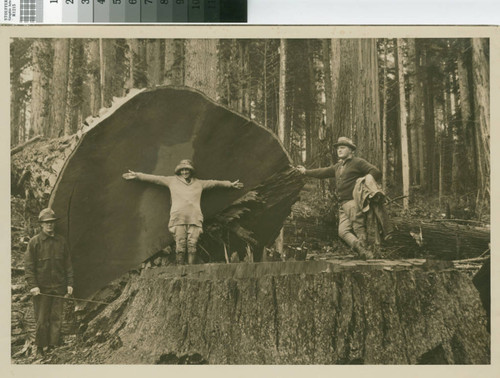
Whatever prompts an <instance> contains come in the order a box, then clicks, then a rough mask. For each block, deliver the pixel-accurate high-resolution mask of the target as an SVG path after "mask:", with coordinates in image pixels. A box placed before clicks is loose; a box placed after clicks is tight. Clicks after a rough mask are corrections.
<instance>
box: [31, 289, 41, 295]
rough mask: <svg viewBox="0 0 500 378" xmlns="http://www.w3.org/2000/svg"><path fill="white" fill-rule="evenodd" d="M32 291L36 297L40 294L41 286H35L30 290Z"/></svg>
mask: <svg viewBox="0 0 500 378" xmlns="http://www.w3.org/2000/svg"><path fill="white" fill-rule="evenodd" d="M30 293H31V294H32V295H33V296H34V297H36V296H37V295H38V294H40V288H39V287H34V288H33V289H31V290H30Z"/></svg>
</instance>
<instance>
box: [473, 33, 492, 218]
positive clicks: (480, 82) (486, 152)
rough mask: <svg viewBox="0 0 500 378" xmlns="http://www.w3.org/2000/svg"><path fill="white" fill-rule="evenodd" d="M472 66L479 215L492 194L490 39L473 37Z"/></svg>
mask: <svg viewBox="0 0 500 378" xmlns="http://www.w3.org/2000/svg"><path fill="white" fill-rule="evenodd" d="M472 67H473V82H474V115H475V124H476V145H477V152H478V154H477V155H478V156H477V157H478V159H477V167H478V171H479V175H478V177H479V182H478V188H479V190H478V197H477V198H478V200H477V202H478V204H477V206H476V207H477V209H479V216H480V215H481V209H482V207H483V205H484V203H488V197H489V195H490V95H489V90H490V77H489V72H490V71H489V69H490V63H489V40H488V39H481V38H473V39H472Z"/></svg>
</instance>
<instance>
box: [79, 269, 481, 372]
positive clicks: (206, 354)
mask: <svg viewBox="0 0 500 378" xmlns="http://www.w3.org/2000/svg"><path fill="white" fill-rule="evenodd" d="M84 337H85V338H86V339H88V344H89V345H92V350H91V351H90V355H89V356H88V358H87V359H85V360H83V361H81V362H82V363H85V362H92V363H118V364H123V363H127V364H156V363H172V364H175V363H190V362H191V363H210V364H487V363H489V361H490V336H489V334H488V332H487V329H486V314H485V311H484V309H483V307H482V305H481V301H480V298H479V295H478V292H477V290H476V289H475V288H474V286H473V284H472V282H471V280H470V279H469V278H467V276H466V275H465V274H462V273H460V272H457V271H453V270H451V269H445V270H443V269H440V268H436V267H434V268H433V267H432V266H428V265H426V264H424V265H421V262H420V263H418V262H417V263H415V262H414V261H399V262H390V261H373V262H360V261H358V262H355V261H349V262H343V263H342V262H339V261H335V262H326V261H315V262H313V261H308V262H277V263H257V264H245V263H240V264H227V265H224V264H207V265H198V266H184V267H163V268H155V269H148V270H145V271H143V273H142V274H140V275H136V276H135V277H134V278H132V279H131V281H130V282H129V283H128V285H127V287H126V288H125V290H124V292H123V293H122V295H121V297H120V298H118V299H117V300H116V301H115V302H113V304H111V305H109V306H108V307H107V308H106V309H105V310H104V311H103V312H102V313H101V314H100V315H98V316H97V317H96V318H95V319H94V320H93V321H92V322H91V323H90V324H89V326H88V329H87V332H86V333H85V335H84Z"/></svg>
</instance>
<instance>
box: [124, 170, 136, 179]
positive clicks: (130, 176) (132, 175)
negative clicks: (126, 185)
mask: <svg viewBox="0 0 500 378" xmlns="http://www.w3.org/2000/svg"><path fill="white" fill-rule="evenodd" d="M122 177H123V178H124V179H125V180H135V179H136V178H137V173H135V172H134V171H131V170H130V169H129V170H128V172H127V173H124V174H123V175H122Z"/></svg>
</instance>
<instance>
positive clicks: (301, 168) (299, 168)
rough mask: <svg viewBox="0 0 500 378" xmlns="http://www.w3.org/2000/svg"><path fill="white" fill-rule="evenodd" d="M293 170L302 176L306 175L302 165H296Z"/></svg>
mask: <svg viewBox="0 0 500 378" xmlns="http://www.w3.org/2000/svg"><path fill="white" fill-rule="evenodd" d="M295 168H296V169H297V171H299V172H300V173H302V174H303V175H305V174H306V167H304V166H303V165H297V166H296V167H295Z"/></svg>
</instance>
